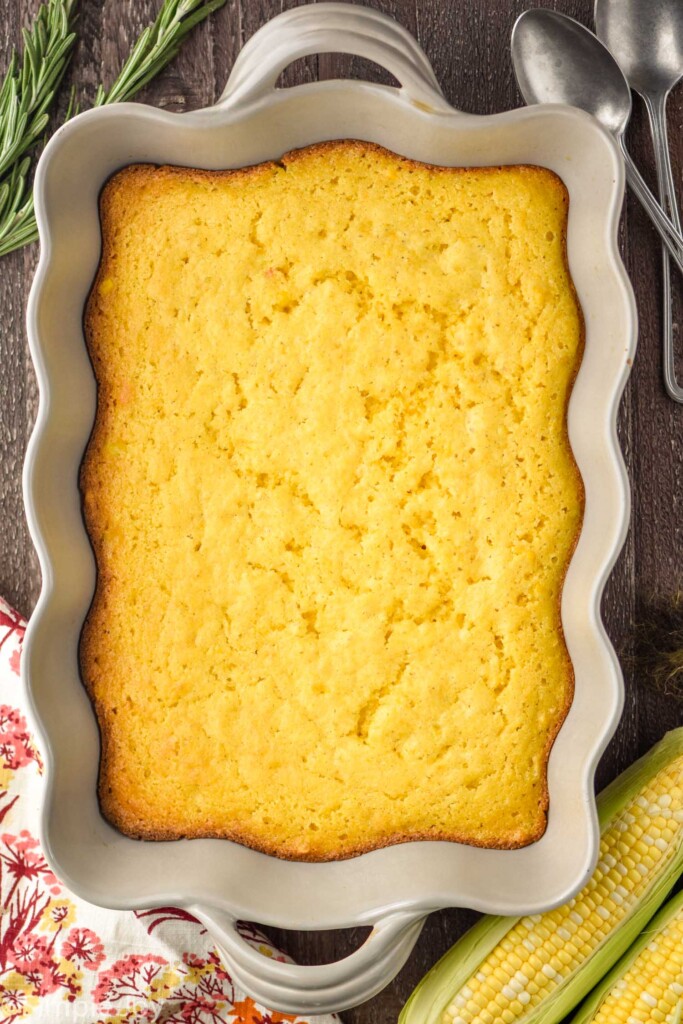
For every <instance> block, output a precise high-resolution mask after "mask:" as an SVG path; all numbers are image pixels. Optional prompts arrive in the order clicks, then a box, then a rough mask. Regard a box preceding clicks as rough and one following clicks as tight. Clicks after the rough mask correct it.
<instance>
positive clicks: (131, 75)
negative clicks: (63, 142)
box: [95, 0, 225, 107]
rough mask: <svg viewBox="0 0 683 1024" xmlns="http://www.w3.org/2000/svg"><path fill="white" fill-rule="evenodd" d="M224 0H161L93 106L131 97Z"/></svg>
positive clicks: (100, 90) (164, 64)
mask: <svg viewBox="0 0 683 1024" xmlns="http://www.w3.org/2000/svg"><path fill="white" fill-rule="evenodd" d="M224 3H225V0H164V4H163V6H162V8H161V10H160V11H159V14H158V15H157V17H156V20H155V21H154V23H153V24H152V25H148V26H147V28H146V29H144V31H143V32H141V34H140V35H139V36H138V39H137V42H136V43H135V46H134V47H133V49H132V50H131V52H130V56H129V57H128V60H127V61H126V62H125V64H124V65H123V67H122V68H121V71H120V72H119V76H118V78H117V79H116V81H115V82H114V84H113V85H112V87H111V89H110V90H109V91H108V92H105V90H104V88H103V87H102V86H101V85H100V87H99V88H98V90H97V95H96V96H95V106H96V107H99V106H101V105H102V104H103V103H121V102H123V101H125V100H129V99H132V97H133V96H135V94H136V93H137V92H139V91H140V89H142V87H143V86H144V85H147V83H148V82H149V81H151V79H152V78H154V77H155V75H157V74H158V73H159V72H160V71H161V70H162V68H165V67H166V65H167V64H168V63H169V61H171V60H173V58H174V57H175V55H176V54H177V52H178V50H179V49H180V46H181V44H182V41H183V39H184V38H185V36H186V35H187V34H188V33H189V32H191V31H192V29H193V28H194V27H195V25H198V24H199V22H200V21H204V18H208V16H209V15H210V14H211V13H212V12H213V11H216V10H218V8H219V7H222V6H223V4H224Z"/></svg>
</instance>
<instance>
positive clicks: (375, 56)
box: [217, 3, 453, 114]
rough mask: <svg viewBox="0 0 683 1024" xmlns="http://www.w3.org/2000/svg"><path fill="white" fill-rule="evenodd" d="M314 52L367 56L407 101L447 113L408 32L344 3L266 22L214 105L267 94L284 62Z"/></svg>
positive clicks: (367, 10) (322, 5) (240, 57)
mask: <svg viewBox="0 0 683 1024" xmlns="http://www.w3.org/2000/svg"><path fill="white" fill-rule="evenodd" d="M314 53H350V54H353V55H354V56H357V57H365V58H367V59H368V60H372V61H374V62H375V63H376V64H380V65H381V66H382V67H383V68H385V69H386V70H387V71H389V72H391V74H392V75H393V76H394V77H395V78H396V79H398V81H399V82H400V83H401V88H400V89H399V90H398V92H399V94H400V95H402V96H403V97H404V98H405V99H406V101H407V102H408V103H411V104H413V105H417V106H419V107H421V108H423V109H427V110H429V111H430V112H441V113H449V114H452V113H453V107H451V106H450V104H449V103H448V102H447V101H446V100H445V99H444V96H443V94H442V92H441V89H440V88H439V83H438V82H437V80H436V77H435V76H434V71H433V70H432V66H431V64H430V63H429V61H428V60H427V57H426V56H425V53H424V51H423V50H422V48H421V47H420V46H419V44H418V43H417V42H416V40H415V39H414V38H413V37H412V36H411V34H410V33H409V32H407V31H406V30H405V29H404V28H403V27H402V26H401V25H399V24H398V22H396V21H394V20H393V18H389V17H387V15H385V14H381V13H380V12H379V11H375V10H372V9H371V8H369V7H359V6H356V5H355V4H345V3H320V4H305V5H303V6H301V7H295V8H293V9H292V10H290V11H284V12H283V13H282V14H279V15H278V16H277V17H276V18H273V19H272V20H271V21H269V22H267V24H265V25H264V26H263V27H262V28H261V29H259V31H258V32H256V33H255V34H254V35H253V36H252V37H251V39H249V40H248V42H246V43H245V45H244V46H243V48H242V50H241V51H240V53H239V55H238V57H237V60H236V61H235V63H234V65H233V69H232V72H231V74H230V78H229V79H228V84H227V85H226V87H225V91H224V92H223V95H222V96H221V98H220V99H219V100H218V103H217V106H225V105H229V106H230V107H231V108H233V107H235V106H237V105H240V106H241V105H243V104H246V103H250V102H253V101H254V100H256V99H259V98H261V97H263V96H267V95H269V94H270V93H272V91H273V90H274V89H275V85H276V82H277V80H278V78H279V77H280V74H281V73H282V71H284V69H285V68H286V67H287V65H288V64H291V63H292V61H295V60H298V59H299V58H300V57H309V56H311V55H312V54H314Z"/></svg>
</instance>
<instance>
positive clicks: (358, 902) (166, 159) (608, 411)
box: [23, 4, 636, 1005]
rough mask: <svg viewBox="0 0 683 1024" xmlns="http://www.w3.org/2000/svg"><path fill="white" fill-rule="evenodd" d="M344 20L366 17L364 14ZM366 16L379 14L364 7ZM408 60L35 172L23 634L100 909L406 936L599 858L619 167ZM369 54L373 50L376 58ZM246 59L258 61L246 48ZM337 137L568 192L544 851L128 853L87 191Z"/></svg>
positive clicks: (240, 95)
mask: <svg viewBox="0 0 683 1024" xmlns="http://www.w3.org/2000/svg"><path fill="white" fill-rule="evenodd" d="M343 6H344V5H337V4H323V5H317V14H316V17H317V18H318V19H319V20H320V19H323V17H324V16H325V17H327V15H329V17H328V21H327V23H326V26H325V31H333V30H334V25H333V22H334V18H336V17H337V15H338V16H339V17H341V18H345V19H346V18H348V17H350V15H349V14H348V8H347V12H345V13H343V14H342V13H340V12H339V8H340V7H343ZM295 10H299V11H300V12H302V11H305V10H314V8H298V9H295ZM351 10H353V11H355V12H356V15H357V13H358V12H362V11H363V10H364V9H363V8H351ZM326 12H327V14H326ZM335 12H336V13H335ZM294 14H295V11H291V12H288V14H287V15H282V16H280V19H286V18H287V17H288V16H290V20H291V16H292V15H294ZM333 15H334V17H333ZM356 15H354V17H355V16H356ZM302 16H303V15H300V16H299V17H302ZM372 17H373V19H374V20H375V21H377V22H378V23H379V22H380V21H381V20H382V19H381V16H377V15H376V13H373V15H372ZM280 19H275V21H278V20H280ZM388 20H389V19H384V21H385V22H386V21H388ZM273 24H275V22H272V23H270V25H271V26H272V25H273ZM393 24H394V23H392V25H393ZM283 27H285V26H284V24H283ZM266 28H269V26H266ZM339 31H341V30H339ZM391 31H392V32H393V31H394V28H392V30H391ZM262 32H264V30H262ZM400 32H401V33H402V34H403V35H404V36H405V35H407V34H406V33H404V32H403V30H400ZM254 38H255V39H256V38H257V37H254ZM337 38H340V39H341V37H340V36H339V37H338V36H334V40H335V45H333V46H326V47H323V45H319V43H318V38H317V37H315V39H314V40H313V42H312V43H310V44H309V46H308V48H307V49H305V50H304V47H303V46H299V47H298V49H296V52H294V49H295V48H294V47H293V46H292V45H291V42H290V45H289V48H288V49H287V48H285V51H286V52H284V53H282V54H280V56H279V59H278V60H276V59H275V58H273V61H272V64H273V65H274V66H275V65H276V64H277V67H276V72H277V73H279V70H280V68H281V67H283V66H285V64H286V63H289V61H290V60H291V59H294V56H300V55H302V51H303V52H314V51H315V50H318V51H321V52H322V50H323V48H327V49H330V48H331V49H338V50H347V51H348V52H358V51H359V47H358V46H356V47H355V48H352V47H353V46H354V44H353V41H352V42H350V43H348V44H347V45H341V44H340V45H336V41H337ZM407 38H408V39H410V37H407ZM342 42H344V40H342ZM248 45H249V44H248ZM392 45H393V43H392ZM411 46H412V48H413V52H412V54H409V55H408V56H407V57H406V58H405V62H406V66H410V63H411V61H412V62H413V63H414V66H413V67H412V71H411V73H412V74H413V76H414V80H412V81H411V80H410V76H409V74H408V71H406V68H405V67H403V66H401V64H400V62H398V61H397V60H394V61H393V65H392V60H391V59H389V58H387V59H384V60H382V59H381V57H382V54H380V55H379V59H380V62H381V63H384V65H385V66H386V67H389V69H390V70H392V71H394V73H395V74H396V75H397V77H399V78H400V80H401V81H402V82H403V87H402V88H401V89H396V88H393V87H389V86H380V85H374V84H369V83H366V82H358V81H331V82H322V83H311V84H307V85H303V86H297V87H294V88H291V89H281V90H276V89H274V88H273V86H274V83H275V80H276V79H277V73H274V76H273V75H271V76H270V79H267V77H266V76H265V74H262V75H261V79H260V81H259V82H258V84H257V85H254V83H253V82H251V83H250V80H249V72H250V68H249V67H248V66H247V62H246V61H245V60H242V61H241V63H240V59H239V58H238V62H237V64H236V66H235V69H234V72H233V75H232V76H231V83H229V86H228V89H227V90H226V94H225V96H224V98H222V99H221V101H219V103H218V104H217V105H216V106H214V107H211V108H208V109H205V110H201V111H196V112H193V113H188V114H171V113H167V112H162V111H159V110H156V109H154V108H151V107H146V106H143V105H138V104H121V105H118V106H112V107H102V108H98V109H96V110H92V111H87V112H86V113H84V114H81V115H79V116H78V117H76V118H74V119H73V120H72V121H70V122H69V123H68V124H66V125H65V126H64V127H63V128H61V129H60V130H59V131H58V132H57V133H56V134H55V136H54V137H53V139H52V140H51V141H50V143H49V144H48V146H47V147H46V150H45V153H44V154H43V156H42V158H41V161H40V164H39V167H38V171H37V174H36V180H35V199H36V216H37V221H38V226H39V231H40V239H41V256H40V262H39V265H38V269H37V272H36V276H35V280H34V282H33V287H32V290H31V294H30V298H29V305H28V314H27V323H28V335H29V345H30V350H31V355H32V358H33V362H34V366H35V369H36V374H37V377H38V385H39V390H40V405H39V412H38V418H37V422H36V425H35V429H34V432H33V435H32V437H31V440H30V443H29V448H28V452H27V457H26V463H25V471H24V492H25V503H26V511H27V517H28V522H29V528H30V531H31V536H32V538H33V541H34V544H35V546H36V550H37V552H38V557H39V560H40V565H41V570H42V575H43V586H42V591H41V595H40V599H39V601H38V605H37V607H36V610H35V612H34V615H33V617H32V618H31V621H30V623H29V627H28V630H27V635H26V643H25V650H24V658H23V678H24V680H25V683H26V686H27V690H28V694H29V699H30V703H31V707H32V710H33V714H34V716H35V719H36V722H37V726H38V732H39V736H40V743H41V746H42V749H43V751H44V756H45V762H46V769H47V785H46V788H45V797H44V802H43V807H42V840H43V843H44V847H45V851H46V855H47V857H48V860H49V862H50V864H51V865H52V867H53V868H54V870H55V872H56V874H57V875H58V877H60V878H61V879H62V880H63V881H64V882H65V884H67V885H68V886H69V888H70V889H71V890H72V891H73V892H75V893H77V894H78V895H79V896H81V897H82V898H84V899H86V900H88V901H90V902H92V903H96V904H99V905H101V906H106V907H112V908H142V907H148V906H152V905H165V904H174V905H180V906H185V907H193V908H194V909H195V910H197V909H198V908H200V910H201V908H207V907H208V908H215V909H216V911H219V912H220V913H223V914H224V915H226V917H227V918H229V919H230V920H232V919H234V918H247V919H250V920H258V921H260V922H262V923H265V924H271V925H276V926H282V927H287V928H341V927H351V926H355V925H360V924H373V923H376V922H378V921H381V920H382V919H386V917H387V915H392V914H396V913H405V914H407V915H409V917H410V920H411V921H413V922H414V921H415V920H417V919H418V918H419V917H420V916H423V915H424V914H426V913H428V912H429V911H431V910H433V909H436V908H439V907H445V906H467V907H471V908H473V909H476V910H482V911H485V912H489V913H502V914H508V915H514V914H519V913H534V912H539V911H541V910H544V909H548V908H549V907H551V906H555V905H559V904H561V903H562V902H565V901H566V900H567V899H569V898H570V897H571V896H572V895H573V894H574V893H576V892H577V891H578V890H579V889H580V888H581V887H582V886H583V885H584V884H585V882H586V880H587V878H588V877H589V875H590V873H591V872H592V870H593V867H594V865H595V862H596V858H597V850H598V826H597V816H596V812H595V800H594V791H593V779H594V771H595V767H596V765H597V762H598V760H599V758H600V756H601V754H602V752H603V750H604V748H605V746H606V745H607V742H608V741H609V739H610V737H611V736H612V734H613V732H614V729H615V728H616V724H617V722H618V720H619V716H620V713H621V709H622V703H623V683H622V678H621V672H620V669H619V665H618V661H617V659H616V656H615V654H614V651H613V648H612V646H611V644H610V642H609V640H608V638H607V635H606V633H605V630H604V627H603V624H602V620H601V617H600V601H601V596H602V592H603V589H604V586H605V583H606V580H607V578H608V576H609V573H610V571H611V569H612V566H613V565H614V562H615V561H616V558H617V556H618V554H619V552H620V550H621V547H622V545H623V542H624V539H625V536H626V532H627V528H628V518H629V487H628V481H627V476H626V472H625V468H624V463H623V459H622V455H621V451H620V449H619V445H618V441H617V434H616V414H617V408H618V403H619V399H620V397H621V394H622V391H623V388H624V385H625V383H626V380H627V377H628V374H629V370H630V365H631V362H632V359H633V356H634V353H635V344H636V311H635V303H634V298H633V292H632V289H631V286H630V283H629V281H628V278H627V276H626V272H625V269H624V267H623V264H622V261H621V258H620V256H619V251H618V246H617V229H618V221H619V215H620V210H621V203H622V198H623V189H624V171H623V163H622V160H621V157H620V155H619V153H618V150H617V147H616V145H615V143H614V141H613V139H612V138H611V137H610V136H609V135H608V134H607V133H606V132H605V131H604V130H603V129H602V128H601V127H600V126H599V125H598V124H597V122H595V121H594V120H593V119H592V118H590V117H589V116H588V115H587V114H584V113H583V112H581V111H579V110H576V109H574V108H569V107H563V106H556V105H544V106H542V107H533V108H522V109H519V110H513V111H510V112H507V113H503V114H497V115H491V116H485V117H481V116H475V115H468V114H463V113H461V112H459V111H456V110H454V109H453V108H451V107H449V106H448V105H447V104H446V102H445V101H444V100H443V97H441V95H440V93H439V92H438V86H436V83H435V80H433V75H432V78H431V79H429V74H431V69H429V65H428V63H427V62H426V58H424V55H423V54H422V57H421V58H419V57H418V56H416V49H415V48H416V47H417V44H415V43H414V40H411ZM360 49H361V52H362V53H363V54H364V55H366V56H367V55H368V52H367V50H368V48H367V47H366V48H365V50H363V49H362V47H361V48H360ZM252 50H253V51H254V53H253V54H252V57H254V56H255V55H256V51H257V47H256V46H253V47H252ZM245 52H246V51H243V54H244V53H245ZM419 53H420V54H421V51H419ZM384 56H385V57H386V54H384ZM421 60H422V61H423V63H422V65H421V66H420V61H421ZM425 66H426V67H425ZM416 69H417V70H416ZM426 69H429V70H428V71H427V70H426ZM271 71H272V68H271ZM251 72H252V76H253V68H252V69H251ZM245 79H246V84H245ZM271 79H272V80H271ZM406 83H407V84H406ZM348 137H352V138H359V139H364V140H367V141H370V142H375V143H378V144H380V145H382V146H385V147H386V148H388V149H391V150H393V151H395V152H397V153H400V154H402V155H404V156H407V157H411V158H414V159H417V160H422V161H425V162H429V163H437V164H450V165H454V166H457V165H459V166H483V165H492V164H493V165H498V164H512V163H536V164H541V165H543V166H546V167H550V168H551V169H553V170H555V171H556V172H557V173H558V174H559V175H560V176H561V177H562V178H563V180H564V181H565V184H566V185H567V187H568V189H569V194H570V212H569V223H568V234H567V248H568V260H569V267H570V271H571V274H572V278H573V281H574V284H575V287H576V291H577V294H578V297H579V301H580V304H581V307H582V310H583V313H584V319H585V325H586V339H585V351H584V357H583V361H582V364H581V367H580V370H579V373H578V376H577V379H576V383H575V385H574V390H573V393H572V396H571V400H570V403H569V410H568V428H569V437H570V442H571V446H572V449H573V451H574V455H575V458H576V461H577V464H578V466H579V469H580V472H581V475H582V478H583V481H584V486H585V491H586V506H585V517H584V524H583V528H582V531H581V535H580V537H579V541H578V544H577V547H576V551H575V553H574V556H573V558H572V562H571V564H570V567H569V570H568V573H567V577H566V580H565V586H564V590H563V596H562V621H563V627H564V631H565V637H566V641H567V646H568V649H569V653H570V656H571V659H572V663H573V665H574V671H575V676H576V686H575V695H574V701H573V704H572V706H571V709H570V711H569V714H568V716H567V719H566V720H565V723H564V725H563V726H562V728H561V730H560V732H559V735H558V737H557V739H556V742H555V745H554V747H553V750H552V752H551V755H550V759H549V764H548V781H549V792H550V812H549V819H548V828H547V830H546V833H545V835H544V836H543V837H542V838H541V839H540V840H539V841H538V842H536V843H534V844H533V845H531V846H528V847H525V848H523V849H520V850H512V851H503V850H487V849H475V848H474V847H469V846H462V845H458V844H454V843H444V842H424V841H417V842H409V843H406V844H403V845H397V846H392V847H388V848H385V849H381V850H377V851H374V852H370V853H367V854H363V855H362V856H360V857H358V858H354V859H352V860H346V861H341V862H331V863H323V864H315V863H314V864H310V863H301V862H292V861H281V860H277V859H276V858H272V857H268V856H265V855H263V854H260V853H257V852H255V851H253V850H250V849H247V848H246V847H243V846H239V845H236V844H234V843H232V842H230V841H228V840H214V839H203V840H191V841H188V840H178V841H174V842H170V843H163V842H162V843H143V842H139V841H135V840H132V839H129V838H127V837H125V836H123V835H121V834H120V833H118V832H117V831H115V830H114V829H113V828H112V827H111V826H110V825H109V824H108V823H107V822H105V821H104V819H103V818H102V816H101V814H100V812H99V808H98V804H97V797H96V778H97V771H98V763H99V735H98V732H97V726H96V722H95V717H94V713H93V710H92V707H91V704H90V701H89V699H88V697H87V695H86V693H85V689H84V688H83V686H82V683H81V680H80V676H79V671H78V656H77V649H78V638H79V634H80V630H81V627H82V623H83V620H84V618H85V615H86V613H87V610H88V606H89V604H90V600H91V597H92V593H93V588H94V580H95V565H94V560H93V555H92V551H91V548H90V544H89V540H88V537H87V534H86V532H85V529H84V526H83V521H82V516H81V509H80V496H79V491H78V469H79V465H80V462H81V458H82V454H83V451H84V449H85V445H86V443H87V440H88V436H89V433H90V429H91V427H92V424H93V421H94V412H95V382H94V377H93V373H92V369H91V366H90V362H89V360H88V356H87V352H86V348H85V341H84V337H83V330H82V311H83V305H84V302H85V298H86V296H87V293H88V290H89V288H90V284H91V281H92V279H93V277H94V274H95V270H96V267H97V263H98V260H99V253H100V228H99V219H98V209H97V199H98V194H99V191H100V189H101V187H102V185H103V183H104V181H105V180H106V179H107V178H108V177H109V176H110V175H111V174H112V173H113V172H114V171H115V170H117V169H118V168H120V167H121V166H124V165H126V164H130V163H137V162H151V163H171V164H183V165H186V166H194V167H207V168H219V167H223V168H224V167H231V166H233V167H237V166H245V165H247V164H253V163H258V162H260V161H262V160H265V159H269V158H273V157H279V156H280V155H281V154H282V153H283V152H286V151H287V150H290V149H295V148H298V147H300V146H304V145H307V144H310V143H313V142H319V141H324V140H327V139H333V138H348ZM207 916H209V915H207ZM406 920H407V918H406ZM413 941H414V940H413ZM406 955H407V954H406ZM404 959H405V957H404ZM311 970H312V969H311ZM321 1005H322V1004H321ZM349 1005H350V1004H349Z"/></svg>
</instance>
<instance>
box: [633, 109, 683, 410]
mask: <svg viewBox="0 0 683 1024" xmlns="http://www.w3.org/2000/svg"><path fill="white" fill-rule="evenodd" d="M643 98H644V100H645V105H646V107H647V112H648V115H649V118H650V128H651V130H652V139H653V142H654V150H655V163H656V165H657V182H658V186H659V197H660V199H661V203H662V206H663V208H664V212H665V213H667V214H668V215H669V217H670V218H671V222H672V224H673V225H674V227H675V228H678V230H679V231H680V230H681V216H680V213H679V210H678V203H677V201H676V187H675V185H674V177H673V171H672V170H671V157H670V156H669V143H668V139H667V133H666V98H667V94H666V93H659V94H658V95H656V96H654V97H653V96H650V95H649V94H648V95H645V96H644V97H643ZM662 255H663V263H662V284H663V288H664V309H663V370H664V386H665V387H666V390H667V392H668V393H669V396H670V397H671V398H673V400H674V401H675V402H681V403H683V387H681V386H680V384H679V383H678V381H677V380H676V363H675V359H674V333H673V297H672V295H671V267H670V264H669V254H668V252H667V251H666V249H664V250H663V253H662Z"/></svg>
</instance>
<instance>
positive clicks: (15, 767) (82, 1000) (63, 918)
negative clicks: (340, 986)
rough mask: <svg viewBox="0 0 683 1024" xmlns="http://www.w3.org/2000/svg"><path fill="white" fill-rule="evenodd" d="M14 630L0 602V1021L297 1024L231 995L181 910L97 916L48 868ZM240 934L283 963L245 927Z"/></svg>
mask: <svg viewBox="0 0 683 1024" xmlns="http://www.w3.org/2000/svg"><path fill="white" fill-rule="evenodd" d="M25 627H26V623H25V622H24V621H23V620H22V619H21V618H20V616H19V615H17V613H16V612H14V611H13V610H12V609H11V608H10V607H9V605H8V604H7V603H6V602H5V601H3V600H2V599H1V598H0V1024H10V1022H13V1021H24V1020H28V1019H29V1018H30V1020H31V1021H32V1022H34V1024H283V1022H286V1021H292V1022H298V1024H305V1021H307V1020H308V1019H309V1018H305V1017H294V1016H291V1015H289V1014H284V1013H277V1012H275V1011H273V1010H266V1009H264V1008H263V1007H261V1006H259V1005H257V1004H256V1003H255V1002H254V1001H253V1000H252V999H250V998H249V996H248V995H247V994H246V993H244V992H242V991H240V990H239V989H238V988H237V987H236V986H235V985H234V984H233V982H232V980H231V978H230V975H229V974H228V973H227V971H226V970H225V968H224V966H223V965H222V963H221V961H220V960H219V958H218V956H217V954H216V950H215V948H214V947H213V945H212V943H211V939H210V937H209V936H208V934H207V933H206V931H205V929H204V928H203V927H202V925H201V924H200V923H199V922H198V921H196V920H195V919H194V918H193V917H191V916H190V915H189V914H188V913H186V912H185V911H183V910H179V909H177V908H173V907H161V908H157V909H155V910H147V911H140V912H137V913H132V912H126V911H114V910H103V909H102V908H101V907H94V906H92V905H91V904H89V903H84V902H83V900H80V899H78V898H77V897H76V896H74V895H73V894H72V893H70V892H68V891H67V890H66V889H65V888H64V887H63V886H62V885H61V884H60V882H59V881H58V879H57V878H56V877H55V876H54V874H53V873H52V872H51V871H50V869H49V867H48V865H47V863H46V861H45V858H44V856H43V853H42V851H41V849H40V844H39V842H38V839H37V838H36V835H37V826H38V808H39V806H40V790H41V787H42V785H43V777H42V776H43V766H42V762H41V758H40V753H39V751H38V750H37V748H36V746H35V744H34V741H33V737H32V735H31V730H30V728H29V726H28V724H27V720H26V710H25V699H24V694H23V691H22V689H21V686H20V683H19V662H20V658H21V645H22V641H23V638H24V630H25ZM242 933H243V935H244V936H245V937H246V938H247V939H248V941H249V942H251V943H252V944H253V945H254V946H256V947H257V948H258V949H259V950H260V951H261V952H262V953H265V955H266V956H273V957H276V958H277V959H278V960H287V959H288V958H287V957H286V956H285V955H284V954H283V953H281V952H280V951H279V950H277V949H275V947H274V946H273V945H272V944H271V943H270V942H268V940H267V939H266V938H265V937H264V936H263V935H261V934H260V932H258V931H257V929H256V928H254V927H253V926H252V925H247V924H245V925H243V926H242ZM315 1020H316V1021H317V1022H318V1024H334V1022H335V1021H338V1018H337V1017H336V1016H329V1015H326V1016H324V1017H316V1018H315Z"/></svg>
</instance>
